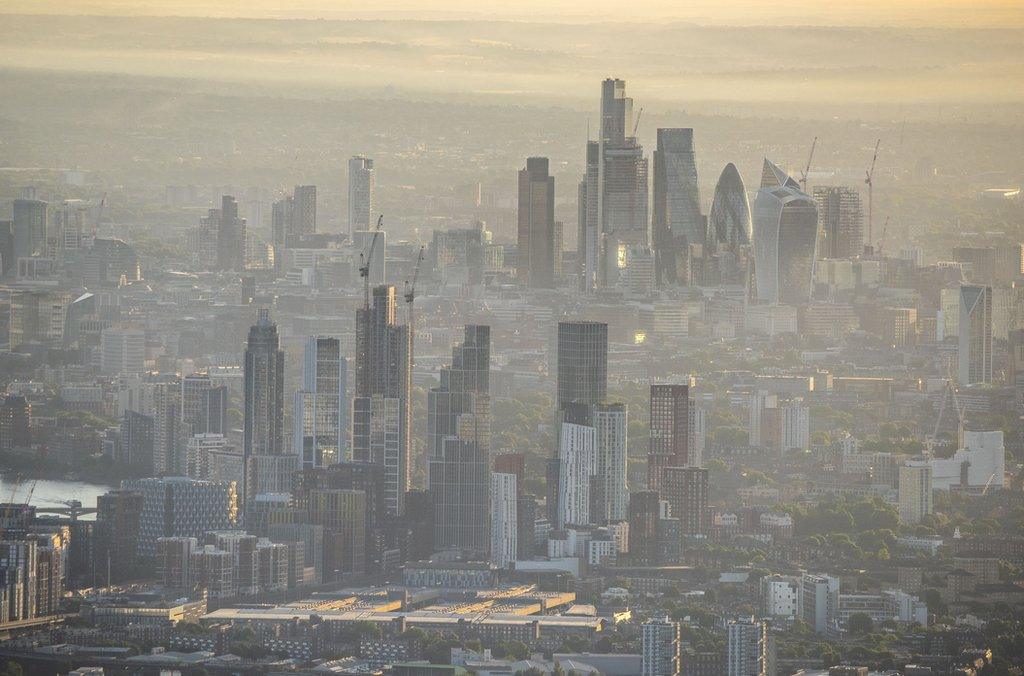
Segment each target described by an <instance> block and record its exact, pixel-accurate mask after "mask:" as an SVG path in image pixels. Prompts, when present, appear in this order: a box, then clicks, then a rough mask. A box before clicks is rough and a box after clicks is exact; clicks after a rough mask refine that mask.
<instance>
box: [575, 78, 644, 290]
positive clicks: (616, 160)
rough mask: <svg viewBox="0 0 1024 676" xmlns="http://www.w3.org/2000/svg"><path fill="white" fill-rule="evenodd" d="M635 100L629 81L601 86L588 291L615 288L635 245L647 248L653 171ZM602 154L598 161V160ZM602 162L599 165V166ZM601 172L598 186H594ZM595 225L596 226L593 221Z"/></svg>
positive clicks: (590, 156)
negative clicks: (638, 129)
mask: <svg viewBox="0 0 1024 676" xmlns="http://www.w3.org/2000/svg"><path fill="white" fill-rule="evenodd" d="M633 132H634V128H633V99H631V98H629V97H627V96H626V83H625V82H624V81H623V80H615V79H607V80H604V82H602V83H601V129H600V132H599V133H600V136H599V139H598V143H597V144H596V147H594V146H591V144H590V142H588V144H587V178H586V179H585V182H586V184H587V186H586V190H585V191H581V193H582V192H585V197H586V200H587V204H586V207H585V209H584V208H582V207H581V208H580V213H581V214H583V213H586V221H587V222H586V225H585V228H584V227H583V226H582V224H581V229H586V230H587V232H586V238H585V246H584V247H582V248H581V251H583V252H584V253H583V256H582V257H583V258H584V259H585V260H586V263H585V265H586V266H587V267H588V268H589V269H586V270H585V275H584V277H585V282H584V289H585V290H586V289H590V288H593V286H614V285H615V284H616V283H617V282H618V277H619V272H620V270H621V269H622V268H623V267H624V263H625V260H624V258H625V252H626V250H627V249H628V248H629V247H630V246H632V245H640V246H647V245H648V244H649V237H648V232H647V228H648V213H647V212H648V167H647V159H646V158H645V157H644V150H643V146H641V145H640V143H639V142H638V141H637V139H636V137H635V136H633ZM595 155H596V157H595ZM595 162H596V163H595ZM592 169H596V181H592V179H593V178H595V177H594V176H593V172H592ZM592 216H593V220H594V221H595V222H594V223H593V224H591V220H592V218H591V217H592Z"/></svg>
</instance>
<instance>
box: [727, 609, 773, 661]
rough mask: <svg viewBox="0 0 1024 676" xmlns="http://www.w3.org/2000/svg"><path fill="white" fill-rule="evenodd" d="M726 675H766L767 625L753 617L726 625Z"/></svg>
mask: <svg viewBox="0 0 1024 676" xmlns="http://www.w3.org/2000/svg"><path fill="white" fill-rule="evenodd" d="M726 634H727V644H726V659H725V662H726V676H768V625H767V624H766V623H764V622H761V621H759V620H755V619H754V618H753V617H750V618H746V619H742V620H730V621H729V623H728V624H727V625H726Z"/></svg>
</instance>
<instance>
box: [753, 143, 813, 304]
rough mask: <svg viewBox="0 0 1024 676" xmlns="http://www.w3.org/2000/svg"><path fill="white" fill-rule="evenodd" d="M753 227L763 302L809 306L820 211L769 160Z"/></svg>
mask: <svg viewBox="0 0 1024 676" xmlns="http://www.w3.org/2000/svg"><path fill="white" fill-rule="evenodd" d="M753 223H754V259H755V264H754V272H755V276H756V282H757V284H756V287H757V298H758V300H760V301H762V302H765V303H771V304H776V303H785V304H789V305H801V304H804V303H807V302H808V301H809V300H810V297H811V284H812V277H813V273H814V258H815V253H816V251H817V241H818V209H817V206H816V205H815V204H814V200H812V199H811V198H810V197H808V196H807V195H805V194H804V193H803V192H801V191H800V185H799V184H798V183H797V182H796V181H794V180H793V179H792V178H790V177H789V176H787V175H786V173H785V172H784V171H782V169H780V168H779V167H778V166H776V165H775V164H773V163H772V162H770V161H769V160H767V159H766V160H765V161H764V170H763V172H762V175H761V189H760V190H758V192H757V198H756V199H755V200H754V216H753Z"/></svg>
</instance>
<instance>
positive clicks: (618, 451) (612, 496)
mask: <svg viewBox="0 0 1024 676" xmlns="http://www.w3.org/2000/svg"><path fill="white" fill-rule="evenodd" d="M591 416H592V422H593V427H594V430H595V439H594V444H595V454H594V462H595V466H594V475H595V482H594V485H593V488H594V490H596V491H597V494H596V495H592V496H591V507H592V509H591V514H590V519H591V522H593V523H596V524H598V525H605V524H608V523H614V522H617V521H624V520H625V519H626V517H627V516H628V511H627V508H628V506H629V489H628V487H627V484H626V464H627V453H628V449H627V443H626V432H627V427H628V424H629V423H628V418H627V410H626V405H625V404H618V403H610V404H595V405H594V406H593V411H592V413H591Z"/></svg>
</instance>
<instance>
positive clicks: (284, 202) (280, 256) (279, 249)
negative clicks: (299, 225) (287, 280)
mask: <svg viewBox="0 0 1024 676" xmlns="http://www.w3.org/2000/svg"><path fill="white" fill-rule="evenodd" d="M294 211H295V197H294V196H293V195H287V196H285V197H283V198H281V199H279V200H278V201H276V202H274V204H273V206H272V207H271V209H270V234H271V241H272V243H273V245H274V267H275V268H277V269H279V270H280V269H281V268H282V265H283V263H284V250H285V249H287V248H290V247H293V246H295V238H294V235H293V234H292V213H293V212H294Z"/></svg>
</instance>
